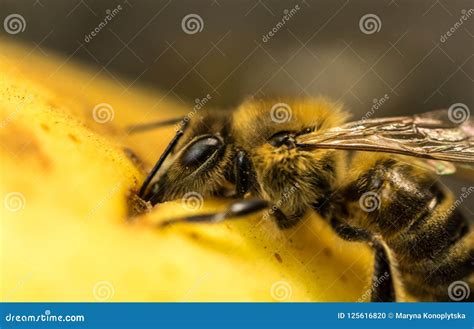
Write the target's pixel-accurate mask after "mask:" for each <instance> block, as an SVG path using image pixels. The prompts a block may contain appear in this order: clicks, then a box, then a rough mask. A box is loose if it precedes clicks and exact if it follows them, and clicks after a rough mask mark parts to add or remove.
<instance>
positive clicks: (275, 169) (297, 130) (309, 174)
mask: <svg viewBox="0 0 474 329" xmlns="http://www.w3.org/2000/svg"><path fill="white" fill-rule="evenodd" d="M233 119H234V120H233V121H234V123H233V134H234V136H235V139H236V143H237V144H238V145H242V147H243V148H244V149H247V150H248V152H249V154H250V157H251V160H252V162H253V165H254V167H255V171H256V175H257V180H258V181H259V182H260V189H261V191H262V193H263V194H264V197H266V198H268V199H270V200H273V201H274V202H278V201H279V200H282V199H286V201H285V203H286V204H289V205H290V206H296V205H299V204H301V205H303V204H306V205H307V204H308V203H309V202H316V199H317V198H318V197H319V196H323V195H324V194H325V193H327V192H328V190H330V189H331V186H332V183H333V181H334V177H335V176H336V174H335V171H336V170H338V167H339V161H338V157H339V156H340V153H341V152H339V153H338V154H336V152H337V151H333V150H322V149H321V150H311V151H309V150H304V149H301V148H300V147H299V146H297V145H296V142H295V140H296V137H297V136H300V135H303V134H307V133H310V132H312V131H315V130H324V129H328V128H331V127H335V126H339V125H341V124H342V123H343V122H344V120H345V115H344V113H343V112H342V111H341V106H340V105H338V104H334V103H331V102H329V101H327V100H325V99H297V100H291V99H290V100H288V99H286V100H250V101H247V102H245V103H244V104H243V105H242V106H241V107H240V108H239V109H238V110H237V111H236V112H235V114H234V117H233ZM295 186H297V187H298V192H297V193H293V194H292V195H290V196H288V193H287V192H285V191H288V190H291V189H292V188H293V187H295ZM288 211H290V212H291V211H292V210H291V209H289V210H288ZM293 212H296V210H295V209H293Z"/></svg>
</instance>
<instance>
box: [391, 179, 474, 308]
mask: <svg viewBox="0 0 474 329" xmlns="http://www.w3.org/2000/svg"><path fill="white" fill-rule="evenodd" d="M431 190H432V191H433V192H434V195H436V198H435V199H434V201H433V202H430V206H429V207H427V208H426V211H424V212H422V213H421V214H420V215H419V216H417V217H416V220H414V221H413V222H412V224H411V225H409V226H407V227H405V228H404V229H401V230H400V231H399V232H398V234H396V235H394V236H391V237H390V238H388V239H386V242H387V245H388V246H389V247H390V248H391V250H392V252H393V253H394V254H395V255H396V256H395V257H396V259H397V263H398V270H399V272H400V274H401V275H402V278H403V282H404V285H405V288H406V289H407V291H408V292H409V293H411V294H412V295H414V296H416V297H418V298H420V299H423V300H445V301H449V300H453V298H451V297H452V296H451V295H450V286H452V284H453V283H456V282H461V284H463V285H464V286H466V287H468V288H467V289H468V290H469V292H470V291H471V290H473V280H472V277H473V261H474V232H473V230H472V227H470V225H469V223H468V221H467V219H466V218H465V217H464V216H463V215H462V213H461V212H460V211H459V210H458V209H456V208H455V207H454V206H453V196H452V195H451V193H450V192H449V191H443V190H442V189H441V188H440V187H439V185H437V184H435V185H433V186H432V188H431ZM451 290H452V289H451ZM473 294H474V292H473ZM472 297H473V296H470V293H469V294H468V295H466V299H469V298H472ZM466 299H465V300H466ZM465 300H464V301H465Z"/></svg>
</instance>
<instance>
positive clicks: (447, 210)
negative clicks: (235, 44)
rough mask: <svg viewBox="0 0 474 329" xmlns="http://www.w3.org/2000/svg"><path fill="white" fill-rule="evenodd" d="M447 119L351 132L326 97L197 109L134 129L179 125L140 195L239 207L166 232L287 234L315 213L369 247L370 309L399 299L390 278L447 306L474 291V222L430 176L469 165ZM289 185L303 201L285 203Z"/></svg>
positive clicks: (459, 131) (438, 114)
mask: <svg viewBox="0 0 474 329" xmlns="http://www.w3.org/2000/svg"><path fill="white" fill-rule="evenodd" d="M451 116H452V113H450V112H449V111H447V110H439V111H433V112H428V113H425V114H421V115H415V116H404V117H395V118H385V119H366V120H361V121H356V122H350V123H346V121H347V117H348V115H347V113H346V112H345V111H344V110H343V109H342V106H341V105H339V104H336V103H333V102H331V101H329V100H326V99H323V98H315V99H285V100H284V101H276V100H255V99H250V100H247V101H245V102H244V103H243V104H242V105H240V106H239V107H238V108H237V109H236V110H234V111H233V112H231V113H227V112H219V111H216V112H212V111H207V110H206V111H205V110H202V111H201V112H199V113H197V114H196V115H195V116H193V117H192V118H191V119H190V120H182V119H181V118H180V119H176V120H169V121H166V122H160V123H155V124H150V125H145V126H135V127H133V128H132V130H133V131H138V130H143V129H149V128H153V127H158V126H163V125H167V124H173V123H175V124H176V123H179V126H178V128H179V130H178V131H177V133H176V136H175V137H174V138H173V139H172V141H171V142H170V144H169V145H168V147H167V148H166V150H165V152H164V153H163V154H162V156H161V157H160V159H159V160H158V162H157V163H156V165H155V167H154V168H153V169H152V171H151V172H150V174H149V175H148V177H147V178H146V180H145V181H144V183H143V185H142V186H141V189H140V192H139V196H140V197H141V198H142V199H144V200H145V201H148V202H150V203H151V204H152V205H155V204H157V203H161V202H165V201H168V200H175V199H178V198H181V197H183V196H184V195H185V194H186V193H188V192H190V191H195V192H198V193H199V194H201V195H202V196H203V197H211V196H225V197H231V198H235V199H236V200H235V201H234V202H233V203H231V205H230V206H229V207H228V208H227V209H226V210H225V211H223V212H219V213H211V214H202V215H193V216H189V217H185V218H175V219H170V220H168V221H166V222H164V223H163V224H162V225H170V224H175V223H178V222H220V221H223V220H226V219H235V218H241V217H244V216H246V215H249V214H252V213H257V212H261V211H263V210H265V209H267V210H268V209H271V216H272V217H273V218H274V219H275V222H276V224H277V225H278V227H279V228H281V229H285V228H289V227H292V226H294V225H297V224H298V223H299V222H300V220H301V219H302V218H303V217H304V216H305V214H306V213H308V212H309V211H314V212H316V213H318V214H319V215H320V217H322V218H323V219H324V220H325V221H327V223H328V224H329V225H331V227H332V228H333V229H334V231H335V233H336V234H337V235H339V236H340V237H342V238H343V239H345V240H349V241H364V242H366V243H368V244H369V245H370V246H371V247H372V248H373V249H374V257H375V258H374V270H373V276H372V277H373V279H372V280H373V283H374V282H375V281H376V280H377V279H378V278H379V277H381V276H382V275H385V276H386V277H387V279H386V280H383V282H381V283H380V282H379V283H378V284H373V291H372V296H371V300H372V301H396V300H397V296H399V294H400V293H399V292H398V291H395V288H394V287H395V285H394V282H395V280H398V281H397V282H400V283H401V284H402V286H403V287H404V288H403V289H404V291H405V292H407V293H408V294H410V295H412V296H413V297H415V298H416V299H418V300H425V301H449V300H450V298H449V297H450V294H449V287H450V285H451V284H452V283H453V282H457V281H462V282H463V283H464V284H466V285H468V288H469V289H470V290H472V288H473V287H474V271H473V259H474V258H473V257H474V230H473V229H472V222H471V221H469V220H468V218H466V217H465V216H463V214H462V213H461V212H460V211H459V209H458V208H457V206H456V205H455V199H454V196H453V194H452V193H451V192H450V191H449V190H448V189H447V188H446V187H445V186H444V185H442V184H441V183H440V182H439V181H438V179H437V177H436V173H435V172H434V171H433V170H432V168H437V170H438V172H441V173H447V172H450V171H452V170H451V169H450V168H454V167H452V166H450V164H449V163H448V162H444V161H449V162H450V163H458V164H461V165H465V166H472V165H473V164H474V133H473V132H474V125H473V123H472V121H469V120H465V121H464V122H458V121H457V120H452V117H451ZM450 119H451V120H450ZM417 157H418V158H426V159H431V160H428V162H426V161H421V160H420V159H417ZM427 164H429V165H427ZM433 165H434V166H433ZM440 168H441V169H440ZM294 186H296V187H297V189H298V193H291V194H289V193H287V194H286V195H285V202H278V201H279V200H281V198H282V195H283V194H284V193H285V192H286V191H287V190H288V187H294ZM451 299H452V298H451ZM470 299H471V300H472V296H471V297H470Z"/></svg>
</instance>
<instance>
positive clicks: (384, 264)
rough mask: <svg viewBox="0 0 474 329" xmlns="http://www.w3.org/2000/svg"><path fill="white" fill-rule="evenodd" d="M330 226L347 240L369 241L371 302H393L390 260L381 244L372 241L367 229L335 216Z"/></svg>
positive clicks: (393, 293) (393, 292)
mask: <svg viewBox="0 0 474 329" xmlns="http://www.w3.org/2000/svg"><path fill="white" fill-rule="evenodd" d="M331 226H332V228H333V229H334V231H335V232H336V234H337V235H338V236H339V237H341V238H343V239H344V240H347V241H354V242H369V244H370V245H372V247H373V249H374V271H373V274H372V284H371V287H372V295H371V301H372V302H393V301H395V291H394V288H393V280H392V271H391V268H390V260H389V258H388V256H387V252H386V250H385V248H384V247H383V245H382V244H380V243H379V242H378V241H374V240H373V237H372V234H370V233H369V232H368V231H366V230H364V229H361V228H357V227H352V226H350V225H347V224H344V223H342V222H341V221H339V220H338V219H336V218H333V219H332V220H331Z"/></svg>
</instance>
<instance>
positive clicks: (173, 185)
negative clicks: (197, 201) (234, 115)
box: [144, 112, 233, 204]
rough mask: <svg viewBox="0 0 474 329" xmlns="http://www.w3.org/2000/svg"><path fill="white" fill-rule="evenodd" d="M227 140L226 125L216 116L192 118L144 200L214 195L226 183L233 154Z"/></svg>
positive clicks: (206, 114) (207, 114) (196, 115)
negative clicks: (188, 195) (194, 194)
mask: <svg viewBox="0 0 474 329" xmlns="http://www.w3.org/2000/svg"><path fill="white" fill-rule="evenodd" d="M228 138H229V136H228V135H227V129H226V122H225V121H224V120H222V118H218V116H217V115H216V114H209V113H208V112H204V113H202V114H195V115H193V118H192V120H190V122H189V126H188V127H187V129H186V131H185V133H184V135H183V136H182V138H181V140H180V141H179V143H178V144H177V145H176V147H175V149H174V151H173V152H172V153H171V154H170V155H169V156H168V158H167V159H166V161H165V162H164V163H163V166H162V167H161V168H160V170H159V171H158V173H157V175H156V178H155V179H154V183H153V184H152V185H151V187H150V188H149V190H148V191H147V193H146V194H145V197H144V199H145V200H148V201H150V202H151V203H152V204H156V203H158V202H164V201H168V200H174V199H178V198H181V197H183V196H185V195H186V194H187V193H196V194H199V196H200V197H206V196H210V195H212V194H214V193H215V192H216V191H217V190H218V189H220V188H221V187H222V186H224V185H225V183H226V177H225V173H226V169H227V167H228V166H229V165H230V163H231V159H232V154H233V148H232V145H230V144H229V143H228Z"/></svg>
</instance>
